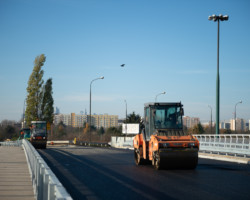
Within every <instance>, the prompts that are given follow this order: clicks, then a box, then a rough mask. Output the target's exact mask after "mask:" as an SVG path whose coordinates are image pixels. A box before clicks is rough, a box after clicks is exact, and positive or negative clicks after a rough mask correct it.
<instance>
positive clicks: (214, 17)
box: [208, 14, 229, 135]
mask: <svg viewBox="0 0 250 200" xmlns="http://www.w3.org/2000/svg"><path fill="white" fill-rule="evenodd" d="M228 18H229V16H228V15H221V14H220V15H219V16H217V15H212V16H209V17H208V20H213V21H214V22H216V21H218V32H217V78H216V135H218V134H219V123H220V75H219V42H220V21H227V20H228Z"/></svg>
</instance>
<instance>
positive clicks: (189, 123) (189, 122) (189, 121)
mask: <svg viewBox="0 0 250 200" xmlns="http://www.w3.org/2000/svg"><path fill="white" fill-rule="evenodd" d="M182 121H183V125H184V126H186V127H187V128H192V127H194V126H195V125H197V124H198V123H199V122H200V118H198V117H189V116H183V118H182Z"/></svg>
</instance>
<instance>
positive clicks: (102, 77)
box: [89, 76, 104, 142]
mask: <svg viewBox="0 0 250 200" xmlns="http://www.w3.org/2000/svg"><path fill="white" fill-rule="evenodd" d="M98 79H104V76H101V77H99V78H96V79H94V80H92V81H91V82H90V92H89V140H90V142H91V86H92V83H93V82H94V81H96V80H98Z"/></svg>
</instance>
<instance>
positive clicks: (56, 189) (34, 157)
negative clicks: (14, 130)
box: [22, 140, 72, 200]
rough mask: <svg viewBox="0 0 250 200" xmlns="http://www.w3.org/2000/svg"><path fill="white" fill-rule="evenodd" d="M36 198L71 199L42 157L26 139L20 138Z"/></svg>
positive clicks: (40, 199)
mask: <svg viewBox="0 0 250 200" xmlns="http://www.w3.org/2000/svg"><path fill="white" fill-rule="evenodd" d="M22 143H23V147H24V150H25V154H26V156H27V160H28V164H29V170H30V173H31V177H32V184H33V188H34V192H35V195H36V199H37V200H56V199H58V200H59V199H60V200H72V198H71V196H70V195H69V194H68V192H67V191H66V190H65V188H64V187H63V186H62V184H61V183H60V181H59V180H58V179H57V177H56V176H55V174H54V173H53V172H52V171H51V169H50V168H49V167H48V165H47V164H46V163H45V161H44V160H43V158H42V157H41V156H40V155H39V154H38V152H37V151H36V150H35V148H34V147H33V146H32V144H30V142H28V141H27V140H22Z"/></svg>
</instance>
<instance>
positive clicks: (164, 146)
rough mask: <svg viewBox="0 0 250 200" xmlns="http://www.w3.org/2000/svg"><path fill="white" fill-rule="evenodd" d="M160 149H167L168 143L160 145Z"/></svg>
mask: <svg viewBox="0 0 250 200" xmlns="http://www.w3.org/2000/svg"><path fill="white" fill-rule="evenodd" d="M160 147H162V148H168V147H169V143H161V145H160Z"/></svg>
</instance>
